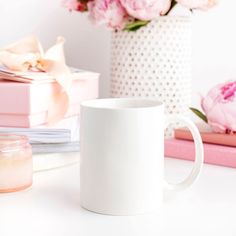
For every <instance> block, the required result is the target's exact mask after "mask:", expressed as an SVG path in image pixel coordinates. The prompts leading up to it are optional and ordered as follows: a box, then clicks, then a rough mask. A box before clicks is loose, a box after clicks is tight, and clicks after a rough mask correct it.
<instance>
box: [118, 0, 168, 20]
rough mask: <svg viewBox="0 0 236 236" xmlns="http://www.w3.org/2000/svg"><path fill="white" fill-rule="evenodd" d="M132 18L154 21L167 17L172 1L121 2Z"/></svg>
mask: <svg viewBox="0 0 236 236" xmlns="http://www.w3.org/2000/svg"><path fill="white" fill-rule="evenodd" d="M120 1H121V4H122V5H123V6H124V8H125V9H126V11H127V12H128V13H129V15H130V16H132V17H134V18H136V19H139V20H152V19H154V18H157V17H158V16H161V15H165V14H166V13H167V12H168V10H169V9H170V6H171V1H170V0H120Z"/></svg>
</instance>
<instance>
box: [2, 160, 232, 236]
mask: <svg viewBox="0 0 236 236" xmlns="http://www.w3.org/2000/svg"><path fill="white" fill-rule="evenodd" d="M191 166H192V162H187V161H179V160H175V159H166V172H167V173H166V175H167V177H168V179H169V180H174V181H178V180H180V179H182V178H184V176H186V175H187V173H188V172H189V170H190V169H191ZM235 182H236V170H235V169H231V168H225V167H218V166H210V165H204V168H203V172H202V175H201V177H200V178H199V181H198V182H197V183H196V184H195V185H194V186H192V188H191V189H190V190H188V191H185V192H180V193H178V194H174V195H172V197H170V194H166V197H165V204H164V206H163V208H162V209H161V210H160V211H159V212H157V213H155V214H148V215H139V216H132V217H130V216H128V217H116V216H103V215H99V214H95V213H91V212H88V211H86V210H84V209H82V208H81V207H80V205H79V201H80V200H79V192H80V188H79V165H74V166H70V167H64V168H61V169H57V170H53V171H47V172H42V173H36V174H35V175H34V185H33V187H32V188H31V189H28V190H25V191H22V192H18V193H12V194H2V195H0V235H1V236H17V235H19V236H32V235H34V236H42V235H43V236H52V235H56V236H65V235H70V236H78V235H79V236H96V235H97V236H111V235H112V236H121V235H122V236H157V235H160V236H173V235H175V236H176V235H179V236H190V235H191V236H195V235H196V236H199V235H201V236H209V235H214V236H222V235H224V236H231V235H232V236H235V235H236V225H235V212H236V200H235V199H236V188H235Z"/></svg>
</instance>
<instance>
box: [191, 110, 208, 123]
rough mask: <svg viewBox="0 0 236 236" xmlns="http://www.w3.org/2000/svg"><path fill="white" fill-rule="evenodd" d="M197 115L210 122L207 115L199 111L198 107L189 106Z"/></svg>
mask: <svg viewBox="0 0 236 236" xmlns="http://www.w3.org/2000/svg"><path fill="white" fill-rule="evenodd" d="M189 109H190V110H191V111H192V112H193V113H194V114H195V115H197V116H198V117H199V118H200V119H202V120H203V121H204V122H206V123H207V122H208V120H207V117H206V115H204V114H203V113H202V112H201V111H199V110H198V109H196V108H193V107H190V108H189Z"/></svg>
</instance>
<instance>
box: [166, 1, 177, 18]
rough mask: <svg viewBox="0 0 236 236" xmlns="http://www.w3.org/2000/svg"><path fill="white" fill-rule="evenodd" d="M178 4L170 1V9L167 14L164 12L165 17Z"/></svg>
mask: <svg viewBox="0 0 236 236" xmlns="http://www.w3.org/2000/svg"><path fill="white" fill-rule="evenodd" d="M176 4H178V3H177V2H176V1H175V0H172V1H171V5H170V9H169V10H168V12H166V14H165V15H168V14H169V12H170V11H171V10H172V9H173V8H174V7H175V5H176Z"/></svg>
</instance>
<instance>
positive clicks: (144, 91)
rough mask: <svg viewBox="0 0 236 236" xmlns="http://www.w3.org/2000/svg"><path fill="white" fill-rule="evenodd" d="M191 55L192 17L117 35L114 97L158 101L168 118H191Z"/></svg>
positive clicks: (168, 18) (165, 20)
mask: <svg viewBox="0 0 236 236" xmlns="http://www.w3.org/2000/svg"><path fill="white" fill-rule="evenodd" d="M191 52H192V45H191V18H190V17H175V16H165V17H160V18H158V19H156V20H154V21H152V22H151V23H149V24H148V25H147V26H145V27H142V28H141V29H139V30H138V31H136V32H127V31H118V32H113V33H112V46H111V96H112V97H150V98H156V99H158V100H160V101H162V102H163V103H164V104H165V109H166V110H165V112H166V113H167V114H171V113H177V114H182V115H188V114H189V106H190V104H191V78H192V76H191V67H192V64H191ZM173 127H174V126H172V127H169V128H168V130H167V131H166V134H165V135H166V136H171V134H172V130H173ZM175 127H176V125H175Z"/></svg>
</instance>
